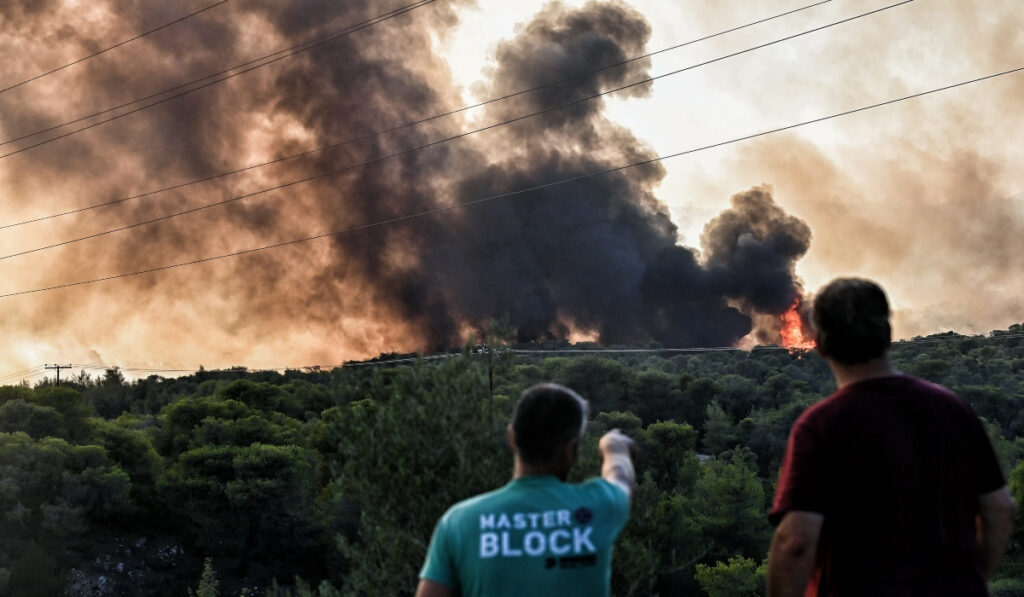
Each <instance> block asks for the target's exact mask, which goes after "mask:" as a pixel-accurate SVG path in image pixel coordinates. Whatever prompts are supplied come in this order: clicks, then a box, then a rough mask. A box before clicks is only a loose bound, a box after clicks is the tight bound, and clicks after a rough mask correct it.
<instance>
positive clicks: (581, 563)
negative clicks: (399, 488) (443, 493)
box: [416, 384, 636, 597]
mask: <svg viewBox="0 0 1024 597" xmlns="http://www.w3.org/2000/svg"><path fill="white" fill-rule="evenodd" d="M586 421H587V403H586V401H585V400H583V399H582V398H580V396H579V395H578V394H576V393H575V392H573V391H572V390H570V389H568V388H565V387H563V386H559V385H555V384H540V385H536V386H533V387H531V388H529V389H527V390H526V391H525V392H523V395H522V396H520V398H519V401H518V402H517V403H516V408H515V412H514V413H513V415H512V422H511V423H510V424H509V427H508V441H509V444H510V445H511V446H512V450H513V452H515V468H514V471H513V478H512V481H511V482H510V483H509V484H508V485H505V486H504V487H502V488H501V489H497V490H495V491H491V492H489V493H485V494H482V495H478V496H476V497H473V498H470V499H468V500H465V501H462V502H459V503H458V504H456V505H454V506H452V507H451V508H450V509H449V510H448V511H447V512H446V513H445V514H444V516H442V517H441V520H440V521H439V522H438V523H437V527H436V528H435V529H434V536H433V538H432V539H431V540H430V549H429V551H428V552H427V560H426V562H425V563H424V564H423V570H422V571H421V572H420V584H419V587H418V589H417V591H416V595H417V597H448V596H452V595H462V597H475V596H487V597H501V596H503V595H529V596H531V597H543V596H544V595H559V596H562V595H567V596H571V595H580V596H584V595H585V596H588V597H590V596H594V595H598V596H599V595H608V594H609V591H610V582H611V556H612V544H613V542H614V541H615V538H616V537H617V536H618V535H619V532H620V531H621V530H622V527H623V526H624V525H625V524H626V518H627V516H628V514H629V500H630V497H631V495H632V493H633V485H634V483H635V478H636V475H635V473H634V470H633V460H632V457H631V451H632V446H633V441H632V440H631V439H629V438H628V437H626V436H625V435H623V434H622V433H620V432H619V431H618V430H613V431H609V432H608V433H606V434H605V435H604V436H603V437H602V438H601V441H600V442H599V444H598V449H599V450H600V452H601V456H602V459H603V463H602V465H601V477H600V478H595V479H591V480H589V481H586V482H584V483H580V484H570V483H566V482H565V479H566V477H567V476H568V474H569V469H571V468H572V465H573V464H574V463H575V461H576V456H577V454H578V451H579V442H580V439H581V438H582V436H583V431H584V429H585V426H586Z"/></svg>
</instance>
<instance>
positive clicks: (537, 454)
mask: <svg viewBox="0 0 1024 597" xmlns="http://www.w3.org/2000/svg"><path fill="white" fill-rule="evenodd" d="M587 410H588V409H587V401H586V400H584V399H583V398H581V397H580V396H579V394H577V393H576V392H573V391H572V390H570V389H569V388H566V387H564V386H560V385H558V384H550V383H548V384H538V385H535V386H532V387H530V388H527V389H526V390H525V391H524V392H523V394H522V395H521V396H520V397H519V401H518V402H516V408H515V412H513V413H512V433H513V434H514V436H515V442H516V449H517V451H518V453H519V458H521V459H522V460H523V461H524V462H528V463H530V464H544V463H547V462H550V461H551V460H552V459H553V458H554V456H555V454H556V453H557V452H558V449H559V448H561V447H562V446H564V445H566V444H567V443H569V442H571V441H573V440H578V439H579V438H580V437H581V436H582V435H583V430H584V429H585V427H586V423H587Z"/></svg>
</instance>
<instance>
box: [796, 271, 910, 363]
mask: <svg viewBox="0 0 1024 597" xmlns="http://www.w3.org/2000/svg"><path fill="white" fill-rule="evenodd" d="M813 320H814V327H815V329H816V330H817V332H818V348H819V349H820V350H821V352H822V354H824V355H825V356H827V357H829V358H832V359H834V360H835V361H837V362H839V363H842V364H844V365H856V364H859V363H866V362H868V361H870V360H872V359H875V358H877V357H880V356H882V355H884V354H885V351H886V350H887V349H888V348H889V345H890V344H891V343H892V328H891V327H890V325H889V301H888V300H887V299H886V298H885V291H883V290H882V288H881V287H880V286H879V285H878V284H875V283H874V282H872V281H870V280H864V279H861V278H837V279H835V280H832V281H831V282H829V283H828V284H826V285H825V287H824V288H822V289H821V290H820V291H819V292H818V295H817V296H816V297H815V298H814V314H813Z"/></svg>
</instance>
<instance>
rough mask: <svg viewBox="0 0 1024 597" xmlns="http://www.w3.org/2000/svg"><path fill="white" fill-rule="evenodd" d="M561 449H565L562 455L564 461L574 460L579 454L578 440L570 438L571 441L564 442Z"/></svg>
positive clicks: (571, 461)
mask: <svg viewBox="0 0 1024 597" xmlns="http://www.w3.org/2000/svg"><path fill="white" fill-rule="evenodd" d="M563 449H564V451H565V454H564V456H565V458H566V462H569V463H573V462H576V458H577V457H578V456H579V453H580V440H578V439H574V440H572V441H571V442H569V443H567V444H565V447H564V448H563Z"/></svg>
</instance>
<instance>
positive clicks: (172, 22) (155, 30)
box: [0, 0, 228, 93]
mask: <svg viewBox="0 0 1024 597" xmlns="http://www.w3.org/2000/svg"><path fill="white" fill-rule="evenodd" d="M227 1H228V0H220V2H215V3H214V4H211V5H209V6H207V7H206V8H202V9H199V10H197V11H195V12H192V13H189V14H187V15H185V16H183V17H178V18H177V19H174V20H173V21H171V22H169V23H164V24H163V25H160V26H159V27H157V28H156V29H150V30H149V31H145V32H143V33H139V34H138V35H135V36H134V37H130V38H128V39H126V40H124V41H122V42H118V43H116V44H114V45H112V46H110V47H108V48H103V49H102V50H98V51H96V52H93V53H92V54H89V55H88V56H83V57H81V58H79V59H78V60H73V61H71V62H69V63H67V64H65V65H63V66H58V67H57V68H54V69H51V70H48V71H46V72H45V73H40V74H38V75H36V76H34V77H30V78H28V79H25V80H24V81H22V82H20V83H15V84H14V85H10V86H8V87H4V88H3V89H0V93H3V92H5V91H10V90H12V89H16V88H18V87H21V86H22V85H25V84H26V83H31V82H32V81H36V80H39V79H42V78H43V77H46V76H48V75H52V74H53V73H55V72H58V71H62V70H64V69H65V68H68V67H69V66H74V65H76V64H79V63H82V62H85V61H86V60H89V59H90V58H95V57H97V56H99V55H100V54H103V53H106V52H109V51H110V50H113V49H115V48H120V47H121V46H123V45H125V44H129V43H131V42H133V41H135V40H137V39H140V38H143V37H146V36H147V35H149V34H151V33H156V32H157V31H160V30H161V29H166V28H168V27H170V26H171V25H176V24H178V23H180V22H182V21H185V20H187V19H190V18H192V17H194V16H196V15H198V14H200V13H203V12H206V11H208V10H210V9H211V8H216V7H218V6H220V5H221V4H224V3H225V2H227Z"/></svg>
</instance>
